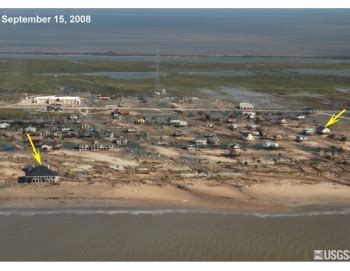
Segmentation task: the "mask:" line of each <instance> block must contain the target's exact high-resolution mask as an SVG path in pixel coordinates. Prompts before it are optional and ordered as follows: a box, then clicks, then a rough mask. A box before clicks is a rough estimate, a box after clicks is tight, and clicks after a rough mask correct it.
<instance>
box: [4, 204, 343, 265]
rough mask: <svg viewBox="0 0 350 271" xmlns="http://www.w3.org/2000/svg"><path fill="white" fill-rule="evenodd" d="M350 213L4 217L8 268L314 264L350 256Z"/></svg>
mask: <svg viewBox="0 0 350 271" xmlns="http://www.w3.org/2000/svg"><path fill="white" fill-rule="evenodd" d="M349 225H350V209H349V208H345V209H340V210H337V211H335V210H328V211H314V210H308V211H303V212H298V213H285V214H274V215H271V214H258V213H255V214H249V215H248V214H235V213H231V212H223V211H208V210H192V209H152V208H122V207H118V208H76V209H64V208H60V209H57V208H56V209H52V208H51V209H1V210H0V260H3V261H4V260H17V261H25V260H26V261H27V260H28V261H33V260H40V261H61V260H65V261H73V260H74V261H81V260H84V261H99V260H102V261H169V260H173V261H195V260H196V261H219V260H220V261H241V260H247V261H256V260H262V261H265V260H272V261H275V260H282V261H284V260H293V261H294V260H296V261H301V260H303V261H305V260H306V261H312V260H313V250H315V249H349V247H350V228H349Z"/></svg>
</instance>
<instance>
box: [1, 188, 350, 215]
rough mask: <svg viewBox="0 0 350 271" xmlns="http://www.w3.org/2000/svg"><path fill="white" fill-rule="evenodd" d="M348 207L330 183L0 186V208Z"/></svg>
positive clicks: (349, 198)
mask: <svg viewBox="0 0 350 271" xmlns="http://www.w3.org/2000/svg"><path fill="white" fill-rule="evenodd" d="M348 205H349V206H350V187H348V186H345V185H339V184H334V183H319V184H292V183H284V184H281V183H265V184H254V185H251V186H247V187H244V188H235V187H231V186H228V185H224V184H212V183H210V182H198V183H193V184H192V185H191V187H189V188H187V187H186V188H178V187H176V186H173V185H164V186H157V185H134V184H133V185H118V186H117V187H115V186H111V185H108V184H105V185H90V184H86V183H84V184H82V183H79V184H76V183H71V182H62V183H61V184H60V185H45V186H34V185H17V186H12V187H4V188H1V189H0V208H86V207H89V208H112V209H113V208H124V207H125V208H152V209H154V208H157V209H158V208H161V209H167V208H168V209H196V210H200V209H205V210H211V211H227V212H235V213H236V212H237V213H256V212H258V213H281V212H282V213H285V212H287V213H289V212H292V213H293V212H303V211H304V210H308V209H310V210H328V209H333V208H335V209H337V208H338V207H339V206H341V207H344V206H348Z"/></svg>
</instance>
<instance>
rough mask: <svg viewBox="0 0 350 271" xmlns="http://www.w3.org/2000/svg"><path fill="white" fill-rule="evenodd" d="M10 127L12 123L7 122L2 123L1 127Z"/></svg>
mask: <svg viewBox="0 0 350 271" xmlns="http://www.w3.org/2000/svg"><path fill="white" fill-rule="evenodd" d="M8 127H10V124H8V123H7V122H4V123H0V129H6V128H8Z"/></svg>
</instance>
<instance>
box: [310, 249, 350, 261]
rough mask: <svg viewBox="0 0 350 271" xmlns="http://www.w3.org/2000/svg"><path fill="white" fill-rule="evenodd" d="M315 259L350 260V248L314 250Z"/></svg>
mask: <svg viewBox="0 0 350 271" xmlns="http://www.w3.org/2000/svg"><path fill="white" fill-rule="evenodd" d="M314 260H319V261H349V260H350V250H335V249H330V250H314Z"/></svg>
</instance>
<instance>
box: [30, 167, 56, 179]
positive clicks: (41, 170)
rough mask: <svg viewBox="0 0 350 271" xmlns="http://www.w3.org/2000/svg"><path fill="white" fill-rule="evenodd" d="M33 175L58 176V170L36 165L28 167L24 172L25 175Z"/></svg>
mask: <svg viewBox="0 0 350 271" xmlns="http://www.w3.org/2000/svg"><path fill="white" fill-rule="evenodd" d="M34 176H58V172H56V171H53V170H51V169H49V168H48V167H46V166H37V167H33V168H31V169H29V170H28V171H27V172H26V177H34Z"/></svg>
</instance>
